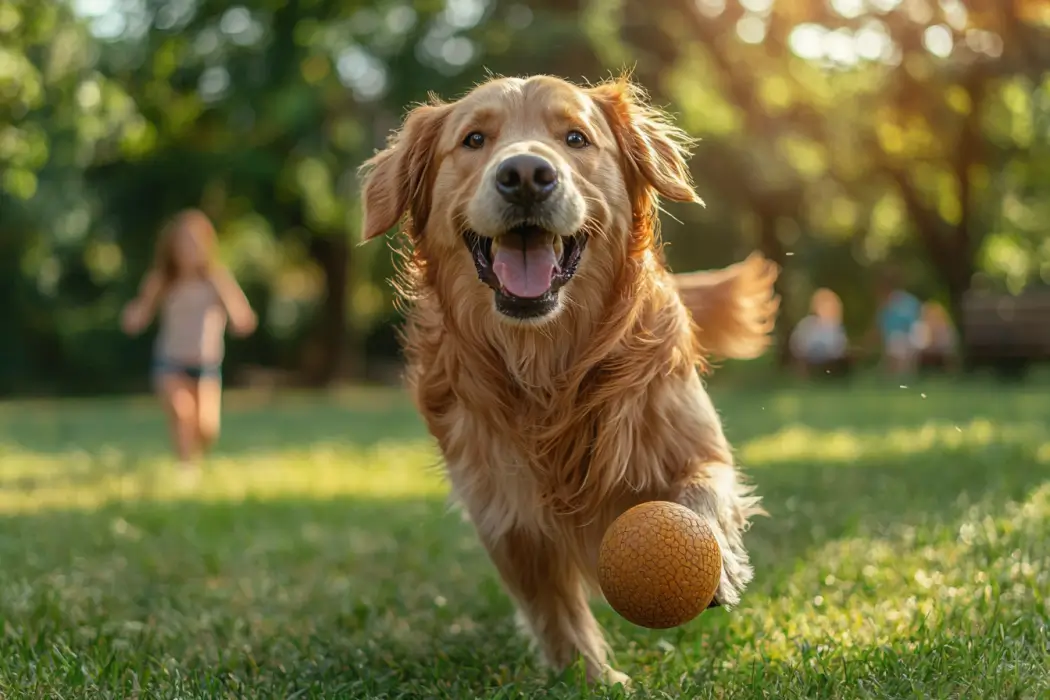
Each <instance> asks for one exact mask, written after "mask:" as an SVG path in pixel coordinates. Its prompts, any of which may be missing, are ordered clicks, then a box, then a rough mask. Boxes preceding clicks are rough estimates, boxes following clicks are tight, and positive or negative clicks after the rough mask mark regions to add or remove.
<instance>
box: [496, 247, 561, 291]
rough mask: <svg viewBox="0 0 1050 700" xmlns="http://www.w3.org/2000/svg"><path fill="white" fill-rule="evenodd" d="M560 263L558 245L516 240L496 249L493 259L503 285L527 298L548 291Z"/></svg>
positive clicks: (498, 277) (497, 274) (497, 275)
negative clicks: (521, 244) (523, 244)
mask: <svg viewBox="0 0 1050 700" xmlns="http://www.w3.org/2000/svg"><path fill="white" fill-rule="evenodd" d="M557 267H558V260H557V258H555V257H554V247H553V246H552V245H549V244H548V245H541V246H532V247H528V248H525V249H522V248H521V247H519V246H516V245H513V244H509V245H504V246H501V247H500V248H498V249H497V250H496V255H495V256H494V257H493V259H492V271H493V272H495V273H496V277H497V279H499V282H500V284H502V285H503V288H504V289H506V290H507V291H508V292H510V293H511V294H513V295H514V296H516V297H523V298H526V299H534V298H536V297H541V296H543V295H544V294H546V293H547V290H549V289H550V288H551V281H552V279H553V277H554V270H555V269H557Z"/></svg>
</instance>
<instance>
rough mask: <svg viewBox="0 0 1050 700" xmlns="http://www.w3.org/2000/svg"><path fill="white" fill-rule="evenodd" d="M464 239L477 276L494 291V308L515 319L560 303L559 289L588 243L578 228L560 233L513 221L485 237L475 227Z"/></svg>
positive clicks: (535, 315)
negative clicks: (571, 232) (575, 231)
mask: <svg viewBox="0 0 1050 700" xmlns="http://www.w3.org/2000/svg"><path fill="white" fill-rule="evenodd" d="M463 239H464V241H465V242H466V244H467V247H468V248H469V249H470V252H471V255H472V256H473V258H474V267H476V268H477V270H478V277H479V278H481V280H482V281H483V282H485V284H487V285H488V286H490V287H491V288H492V289H493V291H494V292H495V294H496V308H497V310H499V311H500V312H501V313H503V314H505V315H507V316H511V317H514V318H538V317H540V316H545V315H547V314H549V313H551V312H552V311H553V310H554V309H555V308H557V306H558V291H559V290H560V289H561V288H562V287H564V286H565V284H566V283H567V282H568V281H569V280H570V279H572V276H573V275H575V274H576V268H577V267H578V266H579V264H580V255H581V254H582V253H583V248H584V246H586V244H587V238H586V236H584V235H583V234H582V233H581V234H576V235H575V236H559V235H557V234H554V233H551V232H550V231H547V230H546V229H543V228H541V227H539V226H532V225H521V226H515V227H514V228H512V229H510V230H508V231H507V232H506V233H504V234H502V235H500V236H498V237H496V238H488V237H486V236H479V235H477V234H476V233H474V232H473V231H467V232H466V233H465V234H463Z"/></svg>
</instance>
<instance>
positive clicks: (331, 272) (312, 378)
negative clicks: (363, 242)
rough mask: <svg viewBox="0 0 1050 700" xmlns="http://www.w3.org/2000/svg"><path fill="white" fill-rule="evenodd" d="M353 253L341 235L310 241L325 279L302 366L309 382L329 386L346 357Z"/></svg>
mask: <svg viewBox="0 0 1050 700" xmlns="http://www.w3.org/2000/svg"><path fill="white" fill-rule="evenodd" d="M350 254H351V253H350V241H349V240H348V239H347V238H346V237H345V236H342V235H328V236H325V235H315V236H314V237H313V238H312V239H311V241H310V256H311V257H312V258H313V260H314V261H315V262H316V263H317V264H318V265H319V266H320V267H321V270H322V271H323V272H324V278H325V295H324V300H323V301H322V303H321V313H320V314H319V317H318V320H317V324H316V326H315V328H314V334H313V336H312V338H311V339H310V341H309V343H308V345H309V347H310V349H311V350H312V352H310V353H308V356H307V358H306V361H305V362H304V367H303V371H304V375H305V379H306V381H307V382H308V383H309V384H311V385H313V386H327V385H329V384H331V383H332V382H334V381H335V380H336V379H338V377H339V375H340V373H341V370H342V369H343V366H344V360H346V359H347V358H346V346H347V342H346V341H347V305H346V297H347V290H348V289H349V287H350Z"/></svg>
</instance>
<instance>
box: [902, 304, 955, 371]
mask: <svg viewBox="0 0 1050 700" xmlns="http://www.w3.org/2000/svg"><path fill="white" fill-rule="evenodd" d="M912 340H913V343H914V344H915V347H916V348H918V351H919V366H920V367H922V368H928V369H951V368H952V367H954V365H955V359H956V357H957V355H958V350H957V349H958V344H959V340H958V337H957V335H956V333H955V328H953V327H952V323H951V319H949V318H948V312H947V311H946V310H945V308H944V307H943V306H941V305H940V304H938V303H937V302H935V301H930V302H926V303H925V304H923V305H922V312H921V315H920V318H919V322H918V323H917V324H916V325H915V328H914V332H913V334H912Z"/></svg>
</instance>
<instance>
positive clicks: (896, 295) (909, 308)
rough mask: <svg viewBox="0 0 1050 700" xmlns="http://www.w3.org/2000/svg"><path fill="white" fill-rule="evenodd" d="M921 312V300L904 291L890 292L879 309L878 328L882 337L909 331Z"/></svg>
mask: <svg viewBox="0 0 1050 700" xmlns="http://www.w3.org/2000/svg"><path fill="white" fill-rule="evenodd" d="M921 313H922V302H920V301H919V300H918V299H916V298H915V297H913V296H912V295H911V294H908V293H907V292H905V291H901V290H897V291H895V292H893V293H892V294H890V298H889V299H887V300H886V303H885V304H883V306H882V308H881V309H880V310H879V330H880V331H882V337H883V338H890V337H892V336H893V335H896V334H899V333H904V334H908V333H911V329H912V326H914V325H915V324H916V322H918V320H919V316H920V314H921Z"/></svg>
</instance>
